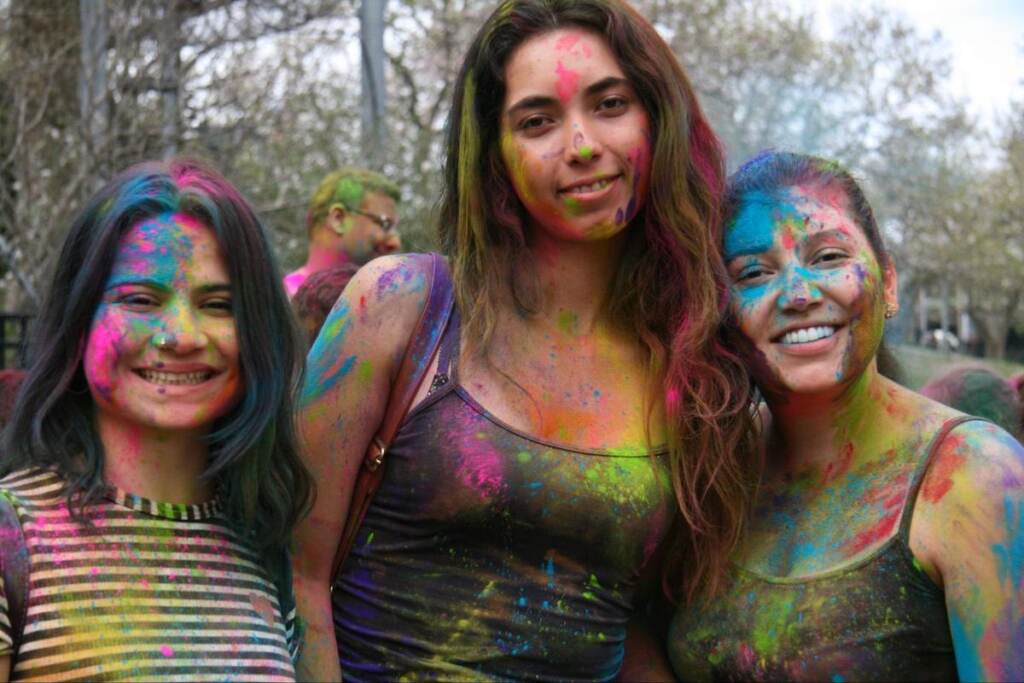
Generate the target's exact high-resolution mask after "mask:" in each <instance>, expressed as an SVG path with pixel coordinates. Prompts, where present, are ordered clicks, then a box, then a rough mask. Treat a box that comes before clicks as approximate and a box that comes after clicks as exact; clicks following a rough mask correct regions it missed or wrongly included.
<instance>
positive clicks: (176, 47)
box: [159, 0, 182, 159]
mask: <svg viewBox="0 0 1024 683" xmlns="http://www.w3.org/2000/svg"><path fill="white" fill-rule="evenodd" d="M181 46H182V39H181V20H180V15H179V12H178V3H177V2H176V0H171V1H170V2H167V3H166V5H165V7H164V16H163V18H162V19H161V21H160V47H159V50H160V101H161V104H162V109H161V126H160V146H161V150H162V152H161V153H162V156H163V158H164V159H170V158H171V157H173V156H174V155H176V154H177V153H178V143H179V142H180V141H181V99H180V89H181V80H180V74H179V72H180V70H181Z"/></svg>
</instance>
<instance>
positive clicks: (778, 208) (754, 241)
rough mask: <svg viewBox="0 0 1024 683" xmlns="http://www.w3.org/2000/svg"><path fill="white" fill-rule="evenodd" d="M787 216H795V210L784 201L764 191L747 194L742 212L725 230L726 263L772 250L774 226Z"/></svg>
mask: <svg viewBox="0 0 1024 683" xmlns="http://www.w3.org/2000/svg"><path fill="white" fill-rule="evenodd" d="M786 214H796V210H795V209H794V208H793V207H792V205H790V204H789V203H787V202H785V201H781V200H779V199H778V198H776V197H773V196H771V195H769V194H766V193H764V192H749V193H747V194H746V195H744V197H743V202H742V204H741V205H740V210H739V213H737V214H736V218H735V219H734V220H733V221H732V223H730V224H729V226H728V228H727V229H726V233H725V245H724V246H725V260H726V261H731V260H732V259H734V258H736V257H737V256H743V255H745V254H760V253H763V252H766V251H768V250H770V249H771V248H772V244H773V243H774V241H775V223H776V222H777V221H778V220H779V219H780V218H781V217H782V216H784V215H786Z"/></svg>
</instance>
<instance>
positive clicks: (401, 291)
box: [295, 255, 429, 581]
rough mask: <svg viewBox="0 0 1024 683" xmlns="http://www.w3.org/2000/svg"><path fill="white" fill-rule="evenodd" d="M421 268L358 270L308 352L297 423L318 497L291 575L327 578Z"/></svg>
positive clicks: (397, 358) (391, 260)
mask: <svg viewBox="0 0 1024 683" xmlns="http://www.w3.org/2000/svg"><path fill="white" fill-rule="evenodd" d="M428 268H429V262H428V261H427V259H425V258H424V257H422V256H416V255H406V256H389V257H382V258H379V259H376V260H374V261H372V262H370V263H369V264H367V265H366V266H364V267H363V268H362V269H361V270H360V271H359V272H358V273H357V274H356V275H355V276H354V277H353V278H352V280H351V281H350V282H349V284H348V286H347V287H346V288H345V290H344V292H342V294H341V296H340V297H339V299H338V301H337V303H336V304H335V306H334V308H333V309H332V311H331V313H330V315H329V316H328V317H327V320H326V321H325V322H324V325H323V328H322V329H321V332H320V335H319V336H318V337H317V339H316V341H315V343H314V344H313V347H312V349H310V352H309V357H308V361H307V369H306V378H305V382H304V385H303V389H302V392H301V395H300V399H299V420H298V421H299V437H300V442H301V447H302V453H303V459H304V461H305V463H306V466H307V467H308V468H309V469H310V471H311V473H312V475H313V478H314V480H315V481H316V484H317V496H316V501H315V504H314V506H313V509H312V511H311V513H310V515H309V516H308V517H307V518H306V519H305V520H304V521H303V522H302V523H301V524H300V525H299V528H298V529H297V531H296V538H295V540H296V547H295V568H296V572H297V573H299V574H302V576H303V578H305V579H314V580H318V581H319V580H323V581H326V580H329V579H330V576H329V574H330V569H331V563H332V561H333V558H334V552H335V549H336V548H337V544H338V540H339V538H340V536H341V532H342V530H343V528H344V523H345V516H346V514H347V512H348V505H349V500H350V497H351V493H352V486H353V484H354V482H355V478H356V476H357V474H358V470H359V466H360V464H361V462H362V458H363V454H364V453H365V451H366V447H367V445H368V444H369V442H370V440H371V439H372V438H373V435H374V433H375V432H376V430H377V428H378V427H379V424H380V421H381V419H382V417H383V414H384V410H385V408H386V406H387V401H388V395H389V393H390V387H391V380H392V378H393V376H394V373H395V372H396V370H397V367H398V365H399V363H400V362H401V357H402V354H403V353H404V351H405V347H406V344H407V342H408V339H409V335H410V334H411V332H412V329H413V327H414V326H415V324H416V320H417V319H418V317H419V314H420V312H421V311H422V309H423V306H424V302H425V298H426V286H425V285H426V282H427V278H428V277H429V271H428V270H427V269H428Z"/></svg>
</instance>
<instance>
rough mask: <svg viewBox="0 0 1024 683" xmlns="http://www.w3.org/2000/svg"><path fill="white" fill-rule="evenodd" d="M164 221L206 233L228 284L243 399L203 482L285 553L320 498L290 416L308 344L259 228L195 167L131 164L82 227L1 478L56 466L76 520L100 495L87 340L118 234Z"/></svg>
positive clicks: (70, 245)
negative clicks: (187, 220)
mask: <svg viewBox="0 0 1024 683" xmlns="http://www.w3.org/2000/svg"><path fill="white" fill-rule="evenodd" d="M166 213H182V214H186V215H188V216H191V217H193V218H195V219H196V220H198V221H200V222H202V223H203V225H205V226H207V227H208V228H210V230H211V231H212V232H213V234H214V236H215V239H216V240H217V243H218V244H219V246H220V249H221V253H222V254H223V256H224V259H225V261H226V264H227V268H228V274H229V275H230V277H231V286H232V300H233V306H234V310H233V313H234V317H235V324H236V327H237V330H238V338H239V363H240V366H241V374H242V378H243V382H244V388H245V391H244V394H243V397H242V399H241V401H239V404H238V405H237V406H236V407H235V408H234V409H233V410H232V411H231V412H230V413H228V414H227V415H225V416H223V417H221V418H220V419H218V420H217V422H216V423H215V424H214V427H213V429H212V430H211V432H210V434H209V436H208V437H207V438H208V440H209V448H210V461H209V466H208V468H207V470H206V472H205V473H204V475H203V476H204V477H206V478H208V479H210V480H213V481H214V482H215V484H216V487H217V490H218V495H219V497H220V499H221V501H222V504H223V509H224V510H225V513H226V514H227V516H228V518H229V519H230V520H231V522H232V523H233V524H234V525H235V526H236V527H237V529H238V530H239V531H240V532H241V533H243V535H244V536H246V537H247V539H248V540H249V541H250V542H251V543H252V544H253V545H254V546H255V547H256V548H257V549H259V550H278V549H283V548H284V547H285V546H286V545H287V543H288V539H289V536H290V534H291V529H292V527H293V526H294V524H295V523H296V522H297V521H298V519H299V518H300V517H301V516H302V515H303V514H304V513H305V511H306V510H307V509H308V507H309V505H310V503H311V499H312V496H313V486H312V482H311V480H310V477H309V474H308V473H307V471H306V469H305V468H304V466H303V465H302V463H301V461H300V460H299V458H298V453H297V446H296V437H295V427H294V423H293V410H292V407H293V404H294V397H295V395H296V391H297V387H298V386H299V382H300V379H301V374H302V360H301V349H302V345H301V343H300V341H299V338H298V335H297V332H296V329H295V326H294V323H293V319H292V315H291V309H290V307H289V305H288V300H287V298H286V296H285V293H284V290H283V289H282V287H281V277H280V273H279V269H278V267H277V264H276V261H275V258H274V255H273V253H272V251H271V248H270V243H269V241H268V240H267V236H266V233H265V230H264V228H263V225H262V224H261V222H260V220H259V218H257V216H256V214H255V212H254V211H253V209H252V207H251V206H250V205H249V203H248V202H247V201H246V200H245V199H244V198H243V197H242V195H241V194H239V192H238V190H236V189H235V188H234V187H233V186H232V185H231V183H229V182H228V181H227V180H225V179H224V178H223V177H221V176H220V174H218V173H217V172H216V171H214V170H213V169H211V168H209V167H208V166H205V165H203V164H202V163H200V162H197V161H193V160H185V159H177V160H172V161H169V162H165V163H156V162H149V163H143V164H139V165H136V166H132V167H131V168H129V169H127V170H126V171H124V172H123V173H121V174H120V175H119V176H117V177H116V178H115V179H114V180H112V181H111V182H110V183H108V184H107V185H106V186H105V187H104V188H103V189H102V190H100V191H99V192H98V193H97V194H96V195H95V196H94V197H93V198H92V199H91V200H90V201H89V203H88V205H87V206H86V207H85V209H84V210H82V212H81V213H80V214H79V215H78V217H77V218H76V219H75V221H74V223H73V224H72V226H71V230H70V232H69V233H68V236H67V238H66V239H65V241H64V246H63V248H62V250H61V253H60V256H59V258H58V260H57V265H56V271H55V273H54V276H53V282H52V284H51V287H50V291H49V294H48V296H47V299H46V301H45V303H44V305H43V308H42V310H41V311H40V314H39V317H38V318H37V320H36V323H35V329H34V330H33V340H32V345H31V347H30V363H29V370H28V376H27V377H26V379H25V381H24V383H23V384H22V387H21V392H20V394H19V395H18V399H17V402H16V404H15V407H14V413H13V415H12V418H11V422H10V424H9V426H8V429H7V432H6V435H5V443H4V450H3V454H2V458H0V472H2V473H4V474H6V473H8V472H11V471H13V470H16V469H20V468H23V467H31V466H36V467H52V468H54V469H56V470H57V471H58V472H59V473H60V474H61V476H62V477H63V478H64V479H65V481H67V482H68V505H69V507H70V508H71V509H72V510H73V511H75V510H77V512H78V513H80V512H81V510H82V508H84V507H85V506H86V505H88V504H89V503H91V502H94V501H96V500H97V499H98V498H99V497H100V496H101V495H102V492H103V491H104V489H105V486H106V484H105V483H104V481H103V444H102V442H101V441H100V438H99V435H98V433H97V431H96V428H95V426H94V421H93V415H94V410H95V406H94V404H93V400H92V396H91V394H90V392H89V387H88V385H87V383H86V379H85V373H84V371H83V368H82V355H83V351H84V348H85V341H86V338H87V336H88V334H89V329H90V326H91V323H92V319H93V315H94V313H95V311H96V308H97V306H98V305H99V302H100V299H101V297H102V294H103V288H104V283H105V282H106V280H107V278H108V276H109V274H110V271H111V268H112V267H113V263H114V259H115V257H116V255H117V252H118V242H119V240H120V239H121V236H122V235H124V234H125V233H126V232H127V231H128V230H129V229H130V228H131V227H132V226H134V225H136V224H138V223H139V222H140V221H144V220H147V219H150V218H154V217H157V216H160V215H162V214H166Z"/></svg>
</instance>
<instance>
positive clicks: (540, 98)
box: [505, 95, 558, 116]
mask: <svg viewBox="0 0 1024 683" xmlns="http://www.w3.org/2000/svg"><path fill="white" fill-rule="evenodd" d="M557 103H558V100H556V99H555V98H554V97H546V96H544V95H527V96H526V97H524V98H523V99H521V100H519V101H518V102H516V103H515V104H513V105H512V106H511V107H509V108H508V111H507V112H505V113H506V115H507V116H512V115H513V114H515V113H516V112H517V111H521V110H523V109H543V108H544V107H553V106H555V105H556V104H557Z"/></svg>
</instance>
